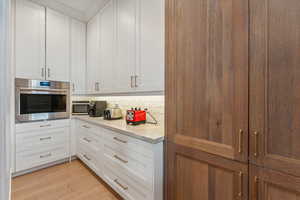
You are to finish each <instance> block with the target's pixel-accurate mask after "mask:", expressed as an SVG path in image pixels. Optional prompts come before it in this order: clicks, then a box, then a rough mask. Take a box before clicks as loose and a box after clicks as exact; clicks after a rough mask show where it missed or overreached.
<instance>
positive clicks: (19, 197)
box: [12, 160, 121, 200]
mask: <svg viewBox="0 0 300 200" xmlns="http://www.w3.org/2000/svg"><path fill="white" fill-rule="evenodd" d="M87 199H88V200H120V199H121V198H120V197H119V196H117V195H115V193H113V192H112V191H111V190H110V189H109V188H108V187H107V186H106V185H105V184H104V183H103V182H102V181H100V180H99V179H98V178H97V177H96V176H95V175H94V174H93V173H92V172H91V171H89V170H88V169H87V168H86V167H85V166H84V165H83V164H82V163H81V162H80V161H78V160H75V161H73V162H71V163H66V164H61V165H57V166H54V167H50V168H47V169H43V170H40V171H37V172H34V173H31V174H27V175H24V176H20V177H16V178H14V179H13V180H12V200H87Z"/></svg>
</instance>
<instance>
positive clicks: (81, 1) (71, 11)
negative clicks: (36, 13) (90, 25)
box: [32, 0, 107, 21]
mask: <svg viewBox="0 0 300 200" xmlns="http://www.w3.org/2000/svg"><path fill="white" fill-rule="evenodd" d="M32 1H34V2H36V3H39V4H41V5H43V6H47V7H49V8H52V9H54V10H57V11H60V12H63V13H65V14H67V15H69V16H71V17H74V18H76V19H79V20H81V21H89V19H90V18H91V17H93V16H94V15H96V13H97V12H98V11H99V10H100V9H101V8H102V7H103V6H104V5H105V3H106V2H107V0H32Z"/></svg>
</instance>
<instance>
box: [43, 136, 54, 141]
mask: <svg viewBox="0 0 300 200" xmlns="http://www.w3.org/2000/svg"><path fill="white" fill-rule="evenodd" d="M51 139H52V137H51V136H50V137H44V138H40V141H43V140H51Z"/></svg>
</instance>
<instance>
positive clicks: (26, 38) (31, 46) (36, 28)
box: [15, 0, 45, 79]
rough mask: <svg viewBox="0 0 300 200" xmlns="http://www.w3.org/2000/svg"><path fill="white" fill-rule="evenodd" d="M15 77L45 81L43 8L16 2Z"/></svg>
mask: <svg viewBox="0 0 300 200" xmlns="http://www.w3.org/2000/svg"><path fill="white" fill-rule="evenodd" d="M15 61H16V77H18V78H27V79H45V8H44V7H42V6H39V5H37V4H34V3H32V2H30V1H27V0H17V2H16V60H15Z"/></svg>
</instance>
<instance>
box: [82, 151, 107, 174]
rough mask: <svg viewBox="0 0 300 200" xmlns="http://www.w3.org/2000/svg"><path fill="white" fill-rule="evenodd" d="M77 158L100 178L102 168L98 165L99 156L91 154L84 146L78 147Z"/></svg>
mask: <svg viewBox="0 0 300 200" xmlns="http://www.w3.org/2000/svg"><path fill="white" fill-rule="evenodd" d="M77 157H78V158H79V159H80V160H81V161H82V162H84V163H85V164H86V165H87V166H88V167H89V168H90V169H92V170H93V171H94V172H95V173H96V174H97V175H98V176H101V177H102V170H101V169H102V168H101V165H100V159H99V155H98V154H96V153H95V152H91V151H89V150H88V149H86V148H85V147H84V146H78V148H77Z"/></svg>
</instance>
